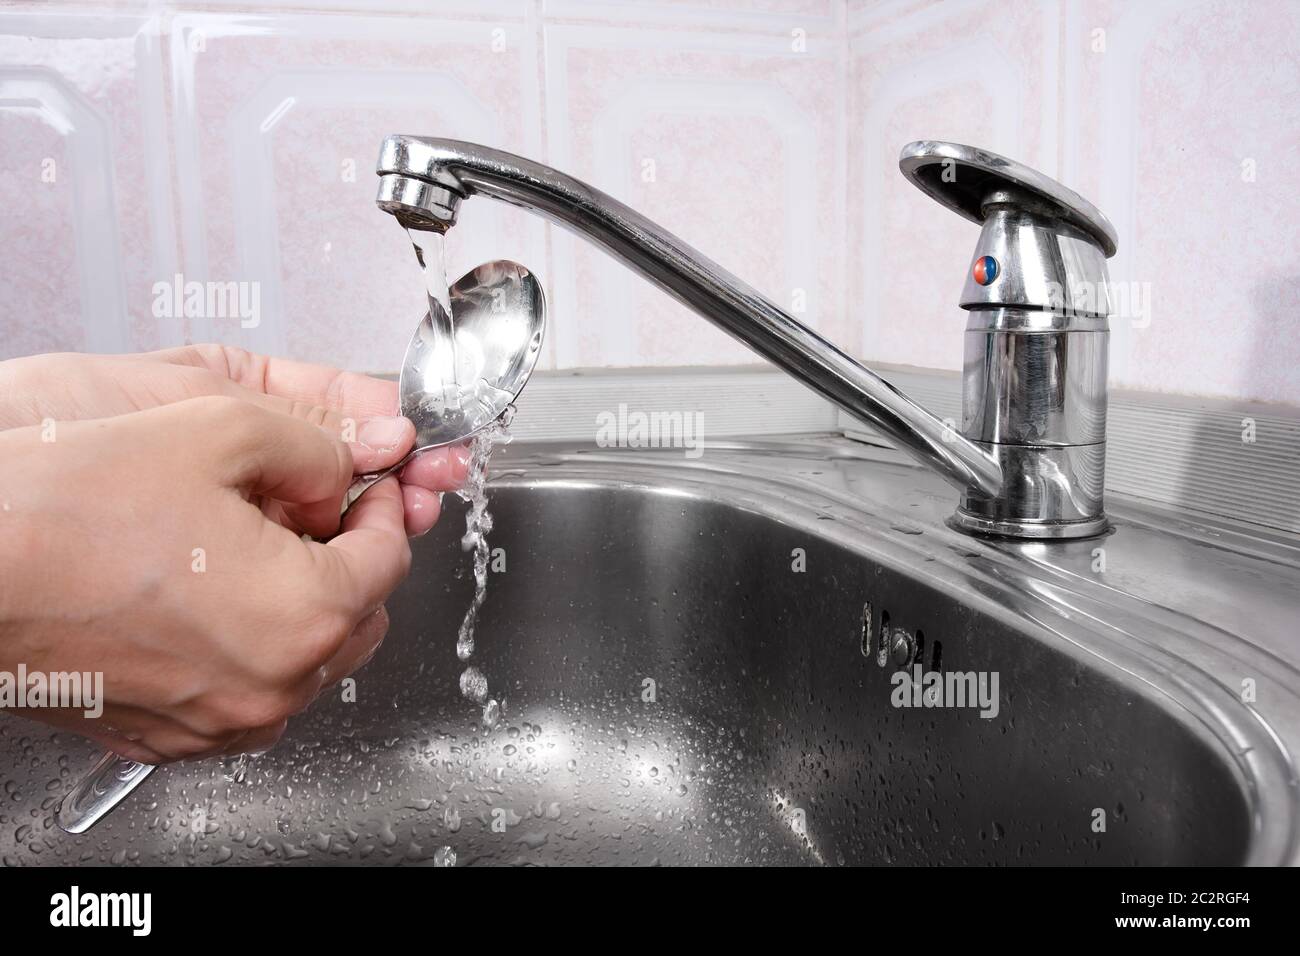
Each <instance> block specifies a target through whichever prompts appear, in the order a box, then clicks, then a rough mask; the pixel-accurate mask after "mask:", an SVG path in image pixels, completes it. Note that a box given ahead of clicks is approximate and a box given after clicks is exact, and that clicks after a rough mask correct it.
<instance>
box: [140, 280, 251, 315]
mask: <svg viewBox="0 0 1300 956" xmlns="http://www.w3.org/2000/svg"><path fill="white" fill-rule="evenodd" d="M152 291H153V317H154V318H155V319H181V318H185V319H238V320H239V327H240V328H241V329H255V328H257V327H258V326H259V325H261V323H262V285H261V283H260V282H255V281H248V282H199V281H197V280H194V279H191V280H189V281H186V279H185V276H184V275H183V274H181V273H179V272H178V273H176V274H175V275H174V276H172V278H171V279H167V280H160V281H158V282H155V283H154V284H153V290H152Z"/></svg>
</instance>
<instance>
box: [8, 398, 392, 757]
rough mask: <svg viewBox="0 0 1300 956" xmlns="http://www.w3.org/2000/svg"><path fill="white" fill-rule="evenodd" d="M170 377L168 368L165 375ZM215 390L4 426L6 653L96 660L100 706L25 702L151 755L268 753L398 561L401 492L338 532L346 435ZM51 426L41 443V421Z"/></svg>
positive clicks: (347, 458)
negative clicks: (106, 414)
mask: <svg viewBox="0 0 1300 956" xmlns="http://www.w3.org/2000/svg"><path fill="white" fill-rule="evenodd" d="M162 380H163V381H166V377H165V376H163V377H162ZM268 405H269V403H266V402H256V401H248V400H244V399H242V398H232V397H224V396H215V397H214V396H208V397H202V398H193V399H185V400H179V401H173V402H168V403H160V404H159V405H158V406H157V407H155V408H151V409H147V410H145V411H139V412H134V413H130V414H122V415H118V416H117V417H113V418H106V419H98V420H92V421H81V422H69V421H61V422H58V423H57V424H56V425H55V428H54V434H53V436H50V435H48V434H46V430H45V429H43V428H42V427H41V426H27V427H20V428H11V429H8V430H5V431H0V461H3V462H4V463H5V467H4V468H3V469H2V470H0V669H6V670H8V671H9V672H11V673H13V672H15V671H16V670H17V665H18V664H19V663H22V664H25V665H26V667H27V670H28V672H29V673H30V672H35V671H43V672H46V673H50V672H73V671H80V672H102V673H103V692H104V697H105V702H104V711H103V715H102V718H101V719H100V720H88V719H85V718H84V716H83V715H82V714H81V713H80V712H78V711H66V710H33V711H27V712H25V714H26V715H27V716H32V717H34V718H36V719H40V720H45V721H47V722H50V723H54V724H56V725H60V726H67V727H71V728H73V729H75V730H76V731H77V732H78V733H83V734H86V735H87V736H91V737H93V738H95V739H96V740H98V741H100V742H101V743H103V744H104V745H105V746H107V747H109V748H110V749H112V750H114V751H115V752H117V753H119V754H121V755H123V756H126V757H128V758H130V759H134V760H140V761H142V762H146V763H160V762H164V761H166V760H173V759H180V758H183V757H190V756H198V755H207V754H215V753H238V752H247V751H257V750H264V749H266V748H267V747H269V746H270V745H271V743H273V742H274V741H275V740H276V739H277V738H278V737H279V736H280V734H281V733H282V732H283V730H284V726H285V721H286V720H287V718H288V717H289V716H290V715H291V714H294V713H297V712H298V711H300V710H302V709H303V708H305V707H306V706H307V705H308V704H309V703H310V702H311V701H312V700H313V699H314V697H315V696H316V695H317V694H318V692H319V691H320V690H321V689H322V688H323V687H325V686H328V685H329V684H332V683H334V682H335V681H337V680H340V679H341V678H343V677H344V676H346V675H347V674H349V673H350V672H352V671H353V670H354V669H356V668H357V667H359V666H360V665H361V664H363V663H364V662H365V661H366V660H368V659H369V657H370V655H372V654H373V653H374V651H375V649H376V648H377V647H378V645H379V642H380V641H381V640H382V639H383V636H384V632H385V631H386V630H387V626H388V618H387V614H386V613H385V611H384V609H383V601H384V599H385V598H386V597H387V596H388V594H389V593H390V592H391V591H392V590H393V589H394V588H395V587H396V586H397V584H398V583H399V582H400V581H401V580H402V578H403V577H404V576H405V575H406V573H407V571H408V569H409V566H410V548H409V545H408V543H407V540H406V537H405V534H404V518H403V498H404V492H403V490H402V489H401V488H400V487H399V486H398V483H397V482H396V481H395V480H393V479H385V480H384V481H382V482H380V483H379V484H377V485H376V486H375V487H374V488H372V489H371V490H370V491H369V492H368V493H367V494H366V496H365V497H364V498H363V499H361V500H360V501H359V502H358V503H357V504H356V505H355V506H354V507H353V509H352V510H351V511H350V512H349V513H348V515H347V517H346V518H345V519H344V521H343V527H342V533H340V534H338V535H337V536H336V537H334V538H333V539H332V540H330V542H329V543H328V544H320V543H317V542H314V541H311V540H303V539H302V538H301V537H300V536H299V535H298V534H295V533H294V531H292V530H290V529H289V528H287V527H285V526H283V525H282V524H280V523H278V522H277V521H275V520H272V519H270V518H268V516H267V515H266V514H264V513H263V510H262V508H261V507H260V506H259V505H260V502H261V501H262V500H268V501H273V502H276V503H278V504H280V505H281V506H283V508H284V509H285V510H286V512H289V513H292V515H293V518H294V523H295V524H297V525H299V526H300V527H301V528H302V530H303V531H305V532H306V533H308V534H311V535H318V536H323V535H327V534H330V533H332V532H333V531H334V530H336V529H337V527H338V523H339V507H340V503H341V499H342V496H343V493H344V492H345V491H346V489H347V486H348V484H349V483H350V481H351V479H352V476H353V470H354V468H353V458H352V454H351V453H350V450H349V448H348V446H347V445H346V444H345V443H343V442H341V441H339V440H337V439H335V438H331V437H330V435H329V434H328V433H327V431H326V430H324V429H322V428H319V427H317V426H316V425H315V424H313V423H312V422H310V421H307V420H304V418H301V417H295V416H293V415H286V414H283V413H282V412H281V411H277V410H273V408H272V407H268ZM51 437H52V438H53V440H50V438H51Z"/></svg>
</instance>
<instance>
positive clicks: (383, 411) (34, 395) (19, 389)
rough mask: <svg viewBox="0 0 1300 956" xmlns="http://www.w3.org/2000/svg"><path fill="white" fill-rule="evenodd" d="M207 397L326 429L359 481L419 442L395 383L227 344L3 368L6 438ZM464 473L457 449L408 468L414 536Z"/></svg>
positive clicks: (1, 409)
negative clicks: (347, 449) (347, 451)
mask: <svg viewBox="0 0 1300 956" xmlns="http://www.w3.org/2000/svg"><path fill="white" fill-rule="evenodd" d="M205 395H212V396H226V397H230V398H236V399H240V400H242V401H247V402H250V403H252V404H255V405H258V406H260V407H262V408H266V409H269V410H272V411H277V412H282V413H284V414H288V415H292V416H294V417H297V418H301V419H304V420H306V421H309V422H312V423H314V424H316V425H319V426H321V427H322V428H324V429H326V430H327V431H329V432H330V433H331V434H333V435H334V436H335V437H339V438H343V439H344V440H347V441H349V442H350V443H351V447H352V455H353V460H354V466H355V469H356V473H357V474H365V473H367V472H371V471H378V470H380V469H382V468H386V467H388V466H390V465H393V464H395V463H396V462H398V461H400V460H401V458H402V457H403V456H404V455H405V454H406V453H407V452H408V451H409V450H410V447H411V445H412V443H413V442H414V440H415V430H414V426H412V425H411V424H410V422H408V421H407V420H406V419H404V418H394V417H392V416H395V415H396V412H397V406H398V400H397V383H396V382H389V381H384V380H382V379H377V378H372V377H370V376H367V375H358V374H356V373H353V372H341V371H338V370H337V369H332V368H326V367H324V366H319V365H310V364H305V363H301V362H291V361H286V360H283V359H273V358H267V357H266V356H261V355H254V354H252V353H250V352H246V351H244V350H242V349H236V348H230V347H227V346H221V345H194V346H186V347H184V348H178V349H169V350H166V351H162V352H149V353H145V354H141V355H83V354H80V353H56V354H49V355H33V356H29V357H25V358H19V359H10V360H9V361H7V362H0V429H5V428H14V427H19V426H23V425H38V424H41V423H42V422H45V421H54V422H69V421H84V420H87V419H99V418H109V417H112V416H115V415H125V414H128V413H130V412H136V411H142V410H145V409H150V408H156V407H158V406H160V405H167V404H171V403H174V402H180V401H184V400H185V399H189V398H197V397H200V396H205ZM467 464H468V455H467V452H466V449H465V448H463V447H460V446H456V447H452V448H440V449H434V450H432V451H429V452H425V453H423V454H421V455H420V456H419V457H418V458H416V459H415V460H414V461H412V462H411V463H410V464H408V465H407V466H406V467H405V468H403V469H402V472H401V475H400V479H401V492H402V500H403V504H404V514H405V524H406V530H407V533H408V534H410V535H419V534H423V533H425V532H426V531H428V530H429V529H430V528H432V527H433V525H434V523H435V522H436V521H437V520H438V516H439V512H440V508H441V501H440V493H441V492H444V491H452V490H454V489H456V488H459V487H460V485H461V484H462V482H463V481H464V480H465V471H466V467H467Z"/></svg>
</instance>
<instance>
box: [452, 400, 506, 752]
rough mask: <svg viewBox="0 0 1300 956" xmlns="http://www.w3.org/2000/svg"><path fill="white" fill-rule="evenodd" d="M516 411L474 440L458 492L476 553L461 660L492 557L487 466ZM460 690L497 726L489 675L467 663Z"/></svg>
mask: <svg viewBox="0 0 1300 956" xmlns="http://www.w3.org/2000/svg"><path fill="white" fill-rule="evenodd" d="M514 414H515V407H514V406H513V405H507V406H506V410H505V411H504V412H502V414H501V417H500V418H498V419H497V420H496V421H495V422H493V423H492V424H491V425H488V426H487V427H486V428H484V429H483V430H482V431H480V432H479V433H478V434H477V435H475V436H474V438H473V439H472V440H471V442H470V460H469V466H468V469H467V473H466V477H465V483H464V485H462V486H461V487H460V488H459V489H458V490H457V492H456V494H457V495H459V496H460V498H461V499H462V500H464V501H467V502H469V509H468V511H466V513H465V536H464V537H462V538H461V539H460V546H461V548H462V549H464V550H465V551H469V552H471V553H472V554H473V561H474V600H473V602H472V603H471V604H470V606H469V610H467V611H466V612H465V618H464V620H463V621H461V624H460V630H459V632H457V635H456V656H457V657H458V658H460V659H461V660H462V661H468V660H469V659H470V657H471V656H472V655H473V653H474V628H475V626H476V625H477V623H478V614H479V610H480V609H481V608H482V607H483V602H484V601H485V600H486V599H487V578H488V562H489V560H490V558H491V550H490V549H489V547H488V541H487V536H488V533H489V532H490V531H491V530H492V513H491V512H490V511H488V508H487V506H488V498H487V466H488V462H489V460H490V459H491V458H492V452H493V450H494V449H495V448H496V447H497V446H498V445H508V444H509V443H510V441H511V438H512V436H511V434H510V422H511V420H512V419H513V418H514ZM460 691H461V694H463V695H464V696H465V697H466V698H468V699H469V700H472V701H474V702H475V703H478V704H482V705H483V726H484V727H486V728H487V729H489V730H490V729H492V728H493V727H495V726H496V723H497V721H498V720H499V719H500V716H501V705H500V704H499V703H498V702H497V701H496V700H495V699H493V698H489V697H488V683H487V678H486V677H484V676H483V673H482V671H480V670H479V669H478V668H477V667H472V666H471V667H466V668H465V670H464V672H463V673H462V674H461V675H460Z"/></svg>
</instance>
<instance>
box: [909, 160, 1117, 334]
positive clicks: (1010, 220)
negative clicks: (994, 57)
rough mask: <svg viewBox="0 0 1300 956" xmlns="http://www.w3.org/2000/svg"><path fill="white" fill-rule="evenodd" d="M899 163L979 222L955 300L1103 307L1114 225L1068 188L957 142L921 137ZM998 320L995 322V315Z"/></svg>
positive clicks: (1063, 308) (1039, 312) (1034, 316)
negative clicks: (959, 298) (958, 293)
mask: <svg viewBox="0 0 1300 956" xmlns="http://www.w3.org/2000/svg"><path fill="white" fill-rule="evenodd" d="M898 165H899V168H900V169H901V170H902V171H903V174H904V175H906V176H907V177H908V178H909V179H911V180H912V182H914V183H915V184H916V185H917V187H918V188H920V189H921V191H922V192H924V193H925V194H926V195H928V196H930V197H932V198H933V199H935V200H937V201H938V202H940V203H942V204H943V205H945V206H947V207H948V208H949V209H951V210H953V211H954V212H956V213H957V214H958V215H960V216H963V217H964V218H966V219H970V220H972V221H973V222H978V223H982V224H983V226H984V228H983V230H982V231H981V233H980V238H979V243H978V244H977V245H976V247H975V255H974V257H973V258H972V261H971V268H970V270H969V271H968V272H967V275H966V284H965V286H964V288H963V289H962V297H961V302H960V305H961V307H962V308H963V309H970V310H988V309H995V310H1007V309H1010V310H1016V313H1015V314H1016V315H1019V314H1020V313H1021V312H1022V311H1023V310H1028V311H1029V313H1030V321H1032V322H1041V321H1045V320H1044V319H1043V318H1042V316H1044V315H1047V314H1059V313H1069V314H1072V315H1074V316H1078V317H1091V318H1092V319H1093V320H1094V321H1093V322H1092V324H1091V325H1089V323H1088V322H1086V321H1083V320H1082V319H1081V320H1080V322H1078V323H1074V324H1075V326H1076V327H1080V328H1083V327H1102V326H1101V325H1100V324H1099V323H1102V322H1104V321H1105V317H1106V316H1107V315H1108V314H1109V313H1110V311H1111V307H1110V292H1109V286H1108V280H1107V274H1106V259H1108V258H1109V257H1110V256H1113V255H1114V254H1115V247H1116V242H1117V239H1116V233H1115V227H1114V226H1112V225H1111V224H1110V221H1109V220H1108V219H1107V218H1106V217H1105V216H1103V215H1102V214H1101V211H1100V210H1099V209H1098V208H1097V207H1096V206H1094V205H1093V204H1092V203H1090V202H1088V200H1086V199H1084V198H1083V197H1082V196H1080V195H1079V194H1078V193H1076V192H1074V190H1072V189H1067V188H1066V187H1064V186H1062V185H1061V184H1060V183H1058V182H1056V181H1055V180H1053V179H1049V178H1048V177H1046V176H1044V175H1043V174H1042V173H1039V172H1036V171H1035V170H1032V169H1030V168H1029V167H1028V166H1025V165H1023V164H1021V163H1017V162H1016V161H1015V160H1011V159H1007V158H1006V157H1004V156H999V155H997V154H996V153H990V152H988V151H987V150H982V149H976V148H974V147H972V146H962V145H959V144H957V143H937V142H931V141H929V140H923V141H920V142H916V143H911V144H909V145H908V146H906V147H905V148H904V149H903V153H902V156H901V157H900V158H899V161H898ZM999 321H1003V320H1002V319H999Z"/></svg>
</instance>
